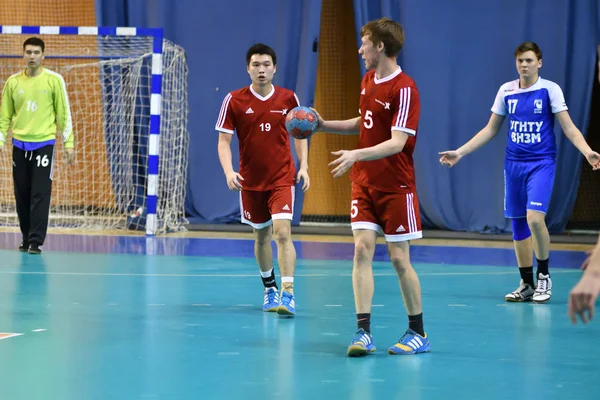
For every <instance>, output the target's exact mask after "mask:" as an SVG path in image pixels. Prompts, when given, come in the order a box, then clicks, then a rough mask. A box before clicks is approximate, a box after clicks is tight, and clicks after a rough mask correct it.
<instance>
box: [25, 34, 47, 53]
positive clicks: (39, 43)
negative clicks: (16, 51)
mask: <svg viewBox="0 0 600 400" xmlns="http://www.w3.org/2000/svg"><path fill="white" fill-rule="evenodd" d="M27 45H30V46H40V47H41V48H42V53H43V52H44V50H45V49H46V45H45V44H44V41H43V40H42V39H40V38H37V37H30V38H29V39H27V40H26V41H25V42H23V51H25V46H27Z"/></svg>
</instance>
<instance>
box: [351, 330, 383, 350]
mask: <svg viewBox="0 0 600 400" xmlns="http://www.w3.org/2000/svg"><path fill="white" fill-rule="evenodd" d="M375 350H376V349H375V343H373V336H371V334H370V333H368V332H366V331H365V330H364V329H362V328H360V329H359V330H358V331H356V333H355V334H354V338H353V339H352V343H350V346H348V355H349V356H350V357H358V356H364V355H366V354H369V353H373V352H374V351H375Z"/></svg>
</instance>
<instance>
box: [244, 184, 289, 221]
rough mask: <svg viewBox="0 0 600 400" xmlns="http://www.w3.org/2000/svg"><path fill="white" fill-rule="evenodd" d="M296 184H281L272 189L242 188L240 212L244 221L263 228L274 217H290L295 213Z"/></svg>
mask: <svg viewBox="0 0 600 400" xmlns="http://www.w3.org/2000/svg"><path fill="white" fill-rule="evenodd" d="M295 190H296V188H295V187H294V186H280V187H276V188H274V189H272V190H266V191H257V190H242V191H241V192H240V212H241V216H242V223H244V224H248V225H250V226H252V227H253V228H256V229H262V228H264V227H267V226H269V225H271V224H272V223H273V220H274V219H289V220H290V221H291V219H292V215H293V213H294V194H295Z"/></svg>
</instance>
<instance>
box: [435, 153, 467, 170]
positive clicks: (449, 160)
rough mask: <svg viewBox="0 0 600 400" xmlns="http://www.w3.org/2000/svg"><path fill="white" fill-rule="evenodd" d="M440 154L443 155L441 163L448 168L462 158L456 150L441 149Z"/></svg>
mask: <svg viewBox="0 0 600 400" xmlns="http://www.w3.org/2000/svg"><path fill="white" fill-rule="evenodd" d="M438 154H439V155H440V156H441V157H440V163H441V164H442V165H444V166H446V167H448V168H452V167H454V166H455V165H456V163H457V162H459V161H460V159H461V158H462V156H461V155H460V154H459V153H458V151H456V150H447V151H440V152H439V153H438Z"/></svg>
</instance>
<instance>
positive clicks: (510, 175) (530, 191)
mask: <svg viewBox="0 0 600 400" xmlns="http://www.w3.org/2000/svg"><path fill="white" fill-rule="evenodd" d="M555 172H556V162H555V161H554V160H540V161H511V160H505V161H504V216H505V217H506V218H523V217H526V216H527V210H532V211H539V212H541V213H544V214H546V213H547V212H548V204H549V203H550V196H552V187H553V186H554V175H555Z"/></svg>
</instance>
